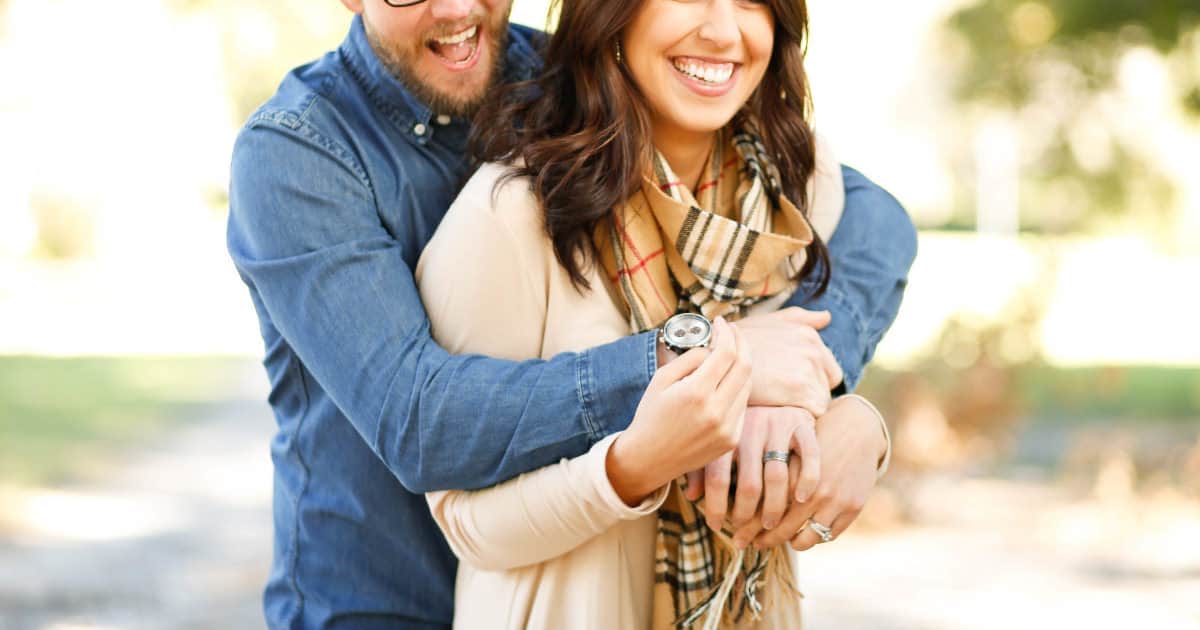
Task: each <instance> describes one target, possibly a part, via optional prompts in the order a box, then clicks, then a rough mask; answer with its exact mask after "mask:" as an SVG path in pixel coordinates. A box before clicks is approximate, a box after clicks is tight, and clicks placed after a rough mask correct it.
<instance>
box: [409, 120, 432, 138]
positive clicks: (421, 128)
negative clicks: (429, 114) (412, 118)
mask: <svg viewBox="0 0 1200 630" xmlns="http://www.w3.org/2000/svg"><path fill="white" fill-rule="evenodd" d="M426 131H429V128H428V127H426V126H425V125H424V123H417V124H415V125H413V133H415V134H417V135H418V136H423V135H425V132H426Z"/></svg>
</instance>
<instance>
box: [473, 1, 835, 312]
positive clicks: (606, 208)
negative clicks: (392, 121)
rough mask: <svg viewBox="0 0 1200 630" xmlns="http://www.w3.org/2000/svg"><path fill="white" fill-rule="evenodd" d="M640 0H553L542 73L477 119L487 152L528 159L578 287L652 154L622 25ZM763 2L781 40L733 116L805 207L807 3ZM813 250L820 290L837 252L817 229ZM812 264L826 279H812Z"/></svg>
mask: <svg viewBox="0 0 1200 630" xmlns="http://www.w3.org/2000/svg"><path fill="white" fill-rule="evenodd" d="M643 1H645V0H555V2H554V5H556V6H557V7H558V8H559V9H560V17H559V21H558V29H557V30H556V31H555V32H554V33H553V34H552V35H550V37H549V40H548V42H547V44H546V47H545V50H544V59H545V66H544V67H543V70H542V72H541V74H540V75H539V76H538V77H537V78H536V79H534V80H532V81H526V82H522V83H514V84H510V85H507V86H504V87H502V88H500V89H498V90H497V91H496V92H495V93H493V95H492V96H491V97H489V98H488V99H487V101H486V102H485V103H484V105H483V106H482V108H481V109H480V111H479V114H478V116H477V117H476V119H475V125H474V126H473V128H474V131H473V132H472V138H471V146H472V148H473V152H474V154H475V156H476V157H477V158H478V159H480V160H482V161H487V162H502V163H513V162H516V161H517V160H521V161H523V166H521V167H519V168H517V169H515V170H514V171H513V172H511V173H510V174H509V177H521V176H526V177H529V178H530V180H531V181H532V186H533V191H534V193H535V194H536V195H537V198H538V200H539V201H540V202H541V204H542V207H543V210H544V212H545V229H546V234H547V236H549V237H550V240H551V242H552V243H553V245H554V254H555V256H556V257H557V259H558V262H559V264H561V265H562V266H563V268H564V269H566V271H567V272H568V273H569V274H570V277H571V281H572V282H573V283H574V284H575V286H576V288H578V289H580V290H584V289H588V288H590V286H589V283H588V281H587V279H586V278H585V277H584V274H583V271H584V270H585V269H587V267H586V265H588V264H592V263H594V262H595V260H596V251H595V243H594V241H593V235H594V234H595V232H596V229H597V227H598V226H599V225H600V223H601V222H602V221H604V220H606V219H608V218H609V216H610V215H611V213H612V212H613V210H614V209H615V208H617V207H618V206H621V205H623V204H624V203H625V202H626V201H628V200H629V199H630V198H631V197H632V196H633V195H634V194H636V192H637V190H638V189H639V187H640V186H641V181H642V176H643V173H644V172H645V171H644V169H645V166H646V165H647V164H649V163H650V160H651V159H652V157H653V150H654V147H653V145H652V144H651V142H652V141H651V138H652V136H651V128H650V115H649V109H648V107H647V105H646V101H645V99H644V98H643V96H642V94H641V92H640V90H639V89H638V87H637V84H636V83H634V81H633V77H632V76H631V75H630V74H629V72H628V70H627V69H626V68H625V66H624V65H623V64H621V63H618V61H617V58H616V49H617V42H618V41H620V37H621V33H622V32H623V31H624V29H625V27H626V26H628V25H629V23H630V22H632V21H633V18H634V15H635V14H636V12H637V10H638V8H639V6H640V5H641V3H642V2H643ZM766 4H767V5H769V7H770V9H771V11H772V12H773V13H774V16H775V46H774V49H773V50H772V53H771V60H770V63H769V65H768V67H767V71H766V74H765V75H764V76H763V79H762V82H761V83H760V84H759V86H758V89H757V90H755V91H754V92H753V93H752V94H751V96H750V99H749V100H748V101H747V103H746V105H745V107H744V108H743V109H742V111H741V112H739V114H738V117H740V118H741V119H742V120H741V121H735V122H745V121H746V117H749V120H753V121H755V123H756V127H757V128H758V131H759V133H760V134H761V135H762V139H763V144H764V145H765V147H766V149H767V151H768V152H769V153H770V155H771V156H772V157H773V158H774V160H775V164H776V165H777V166H778V168H779V172H780V176H781V178H782V180H783V181H782V182H781V183H782V186H783V193H784V194H785V195H786V196H787V197H788V198H789V199H790V200H792V201H793V203H795V204H796V206H797V207H798V208H800V209H801V210H802V211H803V212H804V213H805V214H806V215H807V213H808V208H807V207H806V206H807V194H806V184H807V182H808V179H809V177H810V176H811V175H812V172H813V168H814V163H815V145H814V143H815V137H814V134H813V131H812V128H811V127H810V126H809V124H808V119H809V116H810V114H811V109H812V105H811V99H810V95H809V90H808V77H807V75H806V74H805V72H804V54H805V46H806V44H807V36H808V8H807V5H806V2H805V0H767V2H766ZM496 121H504V123H503V124H496ZM502 181H503V180H502ZM807 253H808V256H807V261H806V262H805V265H804V267H803V268H802V269H801V270H800V272H799V275H800V277H801V278H805V279H808V280H810V281H811V282H813V283H814V284H815V285H816V291H815V293H814V294H815V295H819V294H820V293H821V292H823V291H824V290H825V287H826V285H827V284H828V282H829V253H828V250H827V249H826V247H825V244H824V243H823V242H822V241H821V239H820V237H818V236H817V235H816V234H815V233H814V234H813V242H812V244H810V245H809V246H808V249H807ZM814 270H816V271H817V273H818V275H817V276H816V277H815V278H809V276H810V274H812V272H813V271H814Z"/></svg>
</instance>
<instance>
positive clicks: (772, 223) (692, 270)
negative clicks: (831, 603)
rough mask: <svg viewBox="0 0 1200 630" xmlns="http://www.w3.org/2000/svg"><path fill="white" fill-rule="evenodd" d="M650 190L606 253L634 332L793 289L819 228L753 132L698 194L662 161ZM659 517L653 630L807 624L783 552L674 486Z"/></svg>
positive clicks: (622, 219) (743, 134)
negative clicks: (754, 541)
mask: <svg viewBox="0 0 1200 630" xmlns="http://www.w3.org/2000/svg"><path fill="white" fill-rule="evenodd" d="M651 170H652V173H651V174H650V175H649V176H647V177H646V178H645V181H644V182H643V185H642V188H641V191H640V193H639V194H635V195H634V197H633V198H632V199H630V200H629V202H627V204H626V205H625V206H624V207H622V208H617V209H616V210H615V211H614V212H613V215H612V220H611V221H608V222H606V225H604V226H602V227H601V229H600V230H598V233H597V236H596V244H597V251H598V252H599V254H600V260H601V263H602V264H603V265H604V270H605V272H606V273H607V276H608V279H609V280H610V282H611V283H612V285H613V286H614V287H615V289H616V292H617V293H618V294H619V295H620V296H621V297H622V301H623V302H624V305H625V307H626V309H627V311H626V312H627V315H628V317H629V323H630V326H631V328H632V329H633V330H635V331H638V332H641V331H646V330H651V329H653V328H657V327H658V326H660V325H662V323H663V322H665V321H666V320H667V319H668V318H669V317H671V316H672V315H674V314H676V313H678V312H685V311H687V312H699V313H703V314H704V315H705V316H706V317H708V318H709V319H713V318H715V317H717V316H718V315H724V316H725V317H726V318H729V319H736V318H738V317H740V316H742V315H743V314H744V313H745V312H746V310H747V309H748V308H749V307H750V306H752V305H754V304H756V303H758V302H760V301H762V300H765V299H767V298H769V297H771V296H773V295H776V294H778V293H781V292H785V291H786V292H791V291H793V290H794V289H795V288H796V285H797V281H796V280H794V278H796V276H797V274H798V272H799V270H800V269H801V267H802V266H803V265H804V261H805V249H804V248H805V247H806V246H807V245H808V244H809V243H810V242H812V238H813V230H812V228H811V226H810V225H809V222H808V220H807V218H806V217H805V215H804V213H803V212H801V211H800V210H799V209H798V208H796V207H795V206H794V205H792V203H791V202H789V201H788V200H787V199H786V198H784V197H783V195H782V194H781V187H780V183H779V182H780V179H779V174H778V171H777V170H776V169H775V166H774V164H773V163H772V161H771V159H770V158H769V157H768V155H767V152H766V149H765V148H764V147H763V144H762V141H761V139H760V138H759V136H758V135H757V134H756V133H755V132H754V131H753V130H752V129H750V128H749V127H741V128H729V129H726V130H723V131H722V132H721V134H720V135H719V137H718V139H717V141H716V142H715V143H714V147H713V151H712V153H711V154H710V156H709V158H708V162H707V163H706V165H705V167H704V170H703V173H704V174H703V176H702V181H701V183H700V184H699V185H698V186H697V188H696V194H695V195H694V196H693V194H692V192H691V191H690V190H688V188H687V186H686V185H683V184H682V183H681V182H680V181H679V179H678V178H677V177H676V176H675V175H674V173H672V171H671V168H670V166H669V165H668V164H667V162H666V160H665V159H664V158H663V157H662V155H660V154H657V153H656V154H655V159H654V163H653V168H652V169H651ZM672 486H673V487H672V488H671V489H670V491H669V493H668V496H667V500H666V502H665V503H664V504H663V506H662V507H661V508H660V509H659V511H658V535H657V541H656V546H655V547H656V548H655V588H654V611H653V626H652V627H653V628H654V630H668V629H675V628H681V629H682V628H691V627H692V625H693V624H694V623H695V622H697V621H699V620H700V619H701V618H702V617H704V618H705V620H706V621H705V625H704V627H705V628H738V627H743V626H745V625H751V624H754V623H756V622H758V621H759V620H761V619H762V618H763V614H764V609H765V606H767V605H768V604H769V605H770V606H771V607H772V610H771V611H769V613H768V615H769V617H771V619H772V624H771V626H772V627H774V628H799V627H800V616H799V615H800V594H799V592H798V591H797V590H796V588H795V584H794V582H793V579H792V570H791V564H790V560H789V558H788V556H787V554H786V552H785V551H784V550H767V551H754V550H752V549H748V550H746V551H738V550H737V549H736V548H735V547H734V546H733V541H732V532H730V531H729V530H728V529H723V530H722V531H720V532H715V531H712V530H711V529H709V527H708V526H707V524H706V523H705V520H704V518H703V515H702V513H701V510H700V509H699V508H698V507H697V506H696V505H694V504H692V503H691V502H690V501H688V500H687V499H686V498H685V497H684V495H683V489H682V487H681V486H682V480H680V481H677V482H676V483H674V484H672Z"/></svg>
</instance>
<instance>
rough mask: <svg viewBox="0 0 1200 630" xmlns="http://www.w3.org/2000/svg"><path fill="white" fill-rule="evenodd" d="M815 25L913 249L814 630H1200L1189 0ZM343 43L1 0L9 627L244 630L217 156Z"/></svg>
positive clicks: (250, 539)
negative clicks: (872, 486)
mask: <svg viewBox="0 0 1200 630" xmlns="http://www.w3.org/2000/svg"><path fill="white" fill-rule="evenodd" d="M548 4H549V3H548V0H514V4H513V7H514V9H513V19H514V20H515V21H518V22H522V23H525V24H531V25H535V26H541V25H544V24H546V23H547V19H546V11H547V5H548ZM809 8H810V15H811V26H812V32H811V35H812V37H811V41H810V42H809V46H808V49H809V54H808V57H807V59H806V62H805V64H806V70H807V71H808V74H809V76H810V77H811V79H812V87H813V94H814V101H815V103H814V105H815V125H816V127H817V129H818V130H820V132H821V134H822V137H823V138H826V139H827V140H829V141H830V143H831V144H832V146H833V147H834V149H835V151H836V152H837V153H838V155H839V157H840V158H841V159H842V160H843V161H844V162H846V163H848V164H850V165H852V166H855V167H856V168H859V169H860V170H862V171H863V172H864V173H866V174H867V175H868V176H870V177H872V178H873V179H875V180H876V181H878V182H879V183H880V184H881V185H883V186H884V187H885V188H887V189H888V190H889V191H890V192H892V193H893V194H895V195H896V197H897V198H898V199H899V200H901V202H902V203H903V204H904V205H905V207H906V208H907V209H908V210H909V212H910V213H911V214H912V216H913V218H914V221H915V222H916V223H917V226H918V228H919V229H920V232H921V233H920V253H919V256H918V259H917V261H916V264H915V265H914V267H913V270H912V273H911V276H910V283H909V288H908V290H907V293H906V295H905V301H904V305H903V308H902V309H901V312H900V315H899V317H898V319H897V321H896V323H895V325H894V326H893V327H892V329H891V330H890V331H889V333H888V334H887V336H886V337H885V338H884V340H883V342H882V343H881V345H880V347H879V352H878V353H877V355H876V357H875V360H874V361H873V362H872V366H871V369H870V370H869V371H868V373H867V375H866V378H865V379H864V381H863V383H862V385H861V387H860V391H861V392H862V393H864V394H865V395H867V396H869V397H871V398H872V399H873V400H875V401H876V402H877V404H878V405H879V406H880V408H881V409H882V410H883V411H884V413H885V415H886V416H887V418H888V420H889V422H890V424H891V426H892V429H893V437H894V440H895V446H896V448H895V453H896V455H895V459H894V461H893V468H892V471H891V472H890V473H889V475H888V476H887V478H886V479H885V480H884V482H883V486H882V487H881V488H880V489H879V490H878V491H877V492H876V493H875V494H874V495H873V496H872V499H871V502H870V504H869V506H868V511H867V512H866V513H864V514H863V516H862V517H861V518H860V519H859V522H858V523H856V525H855V528H854V530H852V532H851V533H850V535H848V536H846V537H845V538H844V539H843V540H840V541H839V542H838V543H837V544H836V545H829V546H825V547H823V548H819V549H818V550H817V551H814V552H810V553H809V554H807V555H806V557H805V558H804V562H803V565H802V571H803V574H804V581H803V590H804V591H805V592H806V593H807V594H808V595H809V598H808V603H807V610H808V612H809V617H810V624H809V628H810V630H814V629H815V630H843V629H851V630H855V629H859V628H861V629H863V630H909V629H920V630H943V629H955V630H957V629H966V630H975V629H982V630H990V629H991V628H997V629H999V628H1004V630H1009V629H1011V628H1014V627H1020V628H1053V629H1055V630H1058V629H1060V628H1074V627H1087V628H1089V629H1092V630H1094V629H1097V628H1128V627H1137V628H1146V629H1147V630H1176V629H1184V628H1189V629H1195V628H1200V582H1198V579H1200V514H1198V512H1200V334H1197V333H1196V322H1197V321H1200V299H1198V298H1197V297H1196V295H1195V294H1196V291H1195V289H1194V287H1195V285H1196V279H1197V278H1200V178H1197V177H1196V173H1195V171H1196V164H1197V163H1200V0H1156V1H1155V2H1140V3H1139V2H1095V1H1094V0H909V1H906V2H895V1H894V0H861V1H857V2H845V1H839V0H810V1H809ZM348 22H349V14H348V13H347V12H346V10H345V9H344V7H343V6H341V4H340V3H338V2H329V1H325V2H308V3H303V2H301V3H295V2H293V3H280V2H278V1H274V0H240V1H239V2H222V1H219V0H187V1H183V0H125V1H124V2H119V3H97V2H84V1H82V0H0V76H2V77H4V88H3V89H0V630H10V629H20V630H26V629H29V630H125V629H131V630H132V629H142V628H151V629H155V630H157V629H160V628H166V629H173V628H189V629H191V628H197V629H201V628H203V629H206V630H207V629H214V628H220V629H222V630H223V629H225V628H233V629H240V628H256V627H261V621H260V615H259V612H258V608H259V603H258V601H259V594H260V591H261V588H262V583H263V579H264V576H265V574H266V571H267V566H268V560H269V551H270V536H269V534H270V525H271V523H270V510H269V500H270V485H269V484H270V459H269V456H268V441H269V439H270V435H271V430H272V426H273V423H272V420H271V418H270V414H269V411H268V409H267V406H266V403H265V397H266V392H265V377H264V375H263V372H262V369H261V367H260V366H259V365H258V363H257V360H258V357H259V356H261V353H262V342H261V340H260V338H259V335H258V328H257V323H256V320H255V317H254V314H253V309H252V307H251V304H250V302H249V300H248V299H247V295H246V290H245V287H244V286H243V285H242V284H241V282H240V281H239V279H238V278H237V276H236V273H235V272H234V270H233V268H232V265H231V264H230V262H229V259H228V256H227V254H226V252H225V246H224V225H225V221H226V216H227V204H228V198H227V187H228V182H227V178H228V165H229V155H230V150H231V146H232V143H233V139H234V137H235V134H236V133H237V130H238V128H239V127H240V125H241V123H242V121H243V120H245V119H246V117H247V116H248V115H249V114H250V112H252V111H253V110H254V109H255V108H256V107H257V106H258V105H259V104H260V103H261V102H262V101H263V100H264V99H265V98H267V97H268V96H269V95H270V94H271V93H272V92H273V91H274V89H275V86H276V85H278V83H279V81H280V79H281V78H282V77H283V75H284V73H286V72H287V71H288V70H289V69H291V68H292V67H294V66H296V65H298V64H301V63H304V62H306V61H308V60H310V59H312V58H314V57H315V56H317V55H319V54H322V53H324V52H325V51H327V50H329V49H331V48H333V47H335V46H337V44H338V42H340V41H341V40H342V38H343V37H344V34H345V30H346V26H347V24H348ZM98 24H104V25H111V24H120V25H121V28H120V29H117V30H116V31H114V30H113V29H110V28H96V25H98ZM64 42H69V43H70V45H64ZM80 51H84V52H80ZM148 51H153V53H152V54H151V53H148ZM80 94H91V95H95V94H99V95H105V96H106V97H105V98H90V99H88V100H87V102H86V111H87V115H86V116H81V115H80V114H79V112H80V107H81V105H80V103H81V101H80ZM98 121H99V122H98Z"/></svg>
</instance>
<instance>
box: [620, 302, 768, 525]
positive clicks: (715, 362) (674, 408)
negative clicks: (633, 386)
mask: <svg viewBox="0 0 1200 630" xmlns="http://www.w3.org/2000/svg"><path fill="white" fill-rule="evenodd" d="M750 371H751V364H750V347H749V344H747V343H745V340H744V339H742V337H741V333H739V332H738V331H737V329H735V328H734V327H733V326H731V325H730V324H729V323H728V322H726V321H725V319H724V318H722V317H718V318H717V319H716V321H715V322H713V341H712V344H711V345H710V346H709V347H708V348H695V349H692V350H689V351H688V352H687V353H685V354H684V355H683V356H681V357H679V358H678V359H676V360H674V361H672V362H671V363H669V364H667V365H665V366H663V367H662V368H659V370H658V372H657V373H655V375H654V378H652V379H651V380H650V385H649V386H648V387H647V388H646V393H645V394H644V395H643V396H642V401H641V403H639V404H638V408H637V412H636V413H635V414H634V417H633V422H632V423H630V425H629V428H628V429H626V430H625V431H624V432H622V433H621V434H620V435H619V436H618V437H617V439H616V440H615V441H614V442H613V445H612V448H611V449H610V450H609V452H608V458H607V460H606V466H607V470H608V477H609V481H610V482H611V483H612V485H613V488H614V489H615V490H616V492H617V495H618V496H620V497H621V499H622V500H623V501H625V503H627V504H629V505H637V504H638V503H640V502H641V501H642V500H643V499H644V498H645V497H647V496H649V495H650V494H652V493H653V492H654V491H655V490H656V489H658V488H660V487H662V486H663V485H665V484H667V483H668V482H670V481H671V480H672V479H675V478H676V477H678V476H679V475H682V474H683V473H685V472H687V471H689V470H694V469H698V468H700V467H702V466H704V465H705V464H707V463H709V462H711V461H713V460H715V459H717V458H718V457H721V456H722V455H723V454H725V453H728V452H729V451H731V450H733V448H734V447H736V446H737V444H738V440H739V438H740V437H741V433H742V422H743V419H744V416H745V412H746V400H747V399H748V398H749V396H750V387H751V380H750Z"/></svg>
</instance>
